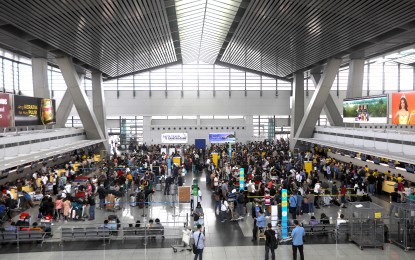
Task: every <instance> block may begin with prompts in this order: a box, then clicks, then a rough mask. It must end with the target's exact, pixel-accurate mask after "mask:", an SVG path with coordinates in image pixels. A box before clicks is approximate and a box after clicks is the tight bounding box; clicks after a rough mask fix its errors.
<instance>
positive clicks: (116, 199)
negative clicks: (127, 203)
mask: <svg viewBox="0 0 415 260" xmlns="http://www.w3.org/2000/svg"><path fill="white" fill-rule="evenodd" d="M120 202H121V198H115V201H114V209H117V210H118V209H121V203H120Z"/></svg>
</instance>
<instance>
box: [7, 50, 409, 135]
mask: <svg viewBox="0 0 415 260" xmlns="http://www.w3.org/2000/svg"><path fill="white" fill-rule="evenodd" d="M348 74H349V70H348V67H345V68H341V69H340V70H339V72H338V73H337V76H336V78H335V80H334V82H333V86H332V89H331V90H332V94H333V92H335V93H336V94H337V96H339V95H340V92H342V91H345V90H346V89H347V81H348ZM304 80H305V82H304V87H305V90H306V95H311V94H312V91H314V90H315V86H314V84H313V82H312V80H311V78H310V77H309V75H305V79H304ZM48 81H49V88H50V91H51V97H52V98H55V99H56V101H57V102H56V103H57V104H59V103H60V100H61V98H62V97H63V94H64V93H65V91H66V84H65V82H64V80H63V77H62V74H61V72H60V70H59V69H57V68H55V67H51V66H49V68H48ZM82 87H83V89H84V90H85V92H86V93H87V95H91V91H92V83H91V80H90V78H88V77H85V76H84V78H83V81H82ZM104 89H105V90H107V91H132V92H133V95H135V92H136V91H178V90H179V91H214V92H215V91H229V92H232V91H244V92H245V93H246V92H247V91H257V92H258V95H262V91H275V93H276V94H277V93H278V91H291V83H290V82H287V81H282V80H276V79H273V78H269V77H265V76H261V75H258V74H254V73H251V72H245V71H240V70H236V69H231V68H228V67H224V66H219V65H210V64H186V65H175V66H169V67H164V68H160V69H157V70H152V71H147V72H142V73H137V74H134V75H130V76H126V77H123V78H119V79H114V80H108V81H104ZM414 89H415V88H414V68H413V67H412V66H409V65H405V64H401V63H398V62H394V61H385V60H383V61H382V59H377V60H368V61H366V64H365V67H364V77H363V93H362V95H363V96H367V95H377V94H383V93H390V92H395V91H412V90H414ZM0 91H2V92H7V93H13V94H22V95H27V96H33V82H32V67H31V60H30V59H28V58H26V57H23V56H19V55H16V54H14V53H11V52H8V51H5V50H2V49H0ZM120 116H121V117H120V118H123V119H126V127H127V133H132V134H131V136H133V137H135V138H138V140H139V139H140V136H141V138H142V129H143V125H142V124H143V123H142V122H143V120H142V116H140V115H137V116H136V117H123V116H122V115H120ZM219 116H226V115H219ZM177 117H181V116H180V115H178V116H177ZM280 117H284V118H285V119H284V120H286V121H287V122H288V121H289V115H284V116H281V115H278V116H276V115H256V116H254V137H256V138H263V139H269V138H270V137H271V136H273V135H274V136H277V135H280V134H282V135H284V134H285V132H289V128H290V126H289V124H288V123H286V124H285V123H281V120H282V119H281V118H280ZM120 118H117V120H121V119H120ZM109 120H111V119H109ZM114 120H115V119H114ZM317 124H319V125H327V124H328V123H327V118H326V117H325V116H321V117H320V120H319V121H318V123H317ZM66 126H68V127H82V122H81V121H80V119H79V117H77V116H73V117H70V118H68V121H67V123H66ZM109 129H110V133H113V134H119V133H120V124H118V127H112V128H109ZM281 129H282V130H281Z"/></svg>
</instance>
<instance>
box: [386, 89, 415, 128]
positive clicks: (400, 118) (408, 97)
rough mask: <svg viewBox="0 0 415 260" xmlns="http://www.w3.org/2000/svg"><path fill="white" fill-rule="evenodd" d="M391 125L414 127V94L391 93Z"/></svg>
mask: <svg viewBox="0 0 415 260" xmlns="http://www.w3.org/2000/svg"><path fill="white" fill-rule="evenodd" d="M391 110H392V112H391V113H392V122H391V123H392V124H396V125H415V92H397V93H392V109H391Z"/></svg>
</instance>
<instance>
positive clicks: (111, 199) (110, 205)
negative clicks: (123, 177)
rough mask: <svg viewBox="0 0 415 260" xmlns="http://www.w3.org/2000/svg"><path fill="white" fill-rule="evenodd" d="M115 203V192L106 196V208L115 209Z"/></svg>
mask: <svg viewBox="0 0 415 260" xmlns="http://www.w3.org/2000/svg"><path fill="white" fill-rule="evenodd" d="M114 204H115V196H114V195H113V194H108V195H107V197H106V198H105V208H106V209H108V210H113V209H114Z"/></svg>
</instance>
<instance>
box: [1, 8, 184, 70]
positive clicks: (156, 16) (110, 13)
mask: <svg viewBox="0 0 415 260" xmlns="http://www.w3.org/2000/svg"><path fill="white" fill-rule="evenodd" d="M0 20H2V21H4V22H6V23H8V24H11V25H13V26H15V27H16V28H18V29H20V30H22V31H25V32H27V33H29V34H30V35H31V36H33V37H35V38H36V39H39V40H40V41H42V42H45V43H47V44H48V45H50V46H52V47H54V48H56V49H58V50H61V51H63V52H64V53H67V54H69V55H70V56H72V57H74V58H76V59H77V60H79V61H81V62H83V63H85V64H87V65H89V66H91V67H93V68H95V69H98V70H100V71H102V72H103V73H105V74H107V75H109V76H111V77H116V76H120V75H124V74H129V73H132V72H135V71H140V70H144V69H148V68H151V67H156V66H160V65H164V64H168V63H172V62H175V61H177V60H178V59H177V56H176V52H175V46H174V44H173V39H172V34H171V31H170V27H169V20H168V17H167V13H166V8H165V6H164V1H162V0H142V1H138V0H104V1H100V0H88V1H84V0H73V1H55V0H43V1H36V0H27V1H14V0H4V1H1V2H0Z"/></svg>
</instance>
